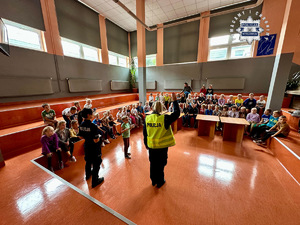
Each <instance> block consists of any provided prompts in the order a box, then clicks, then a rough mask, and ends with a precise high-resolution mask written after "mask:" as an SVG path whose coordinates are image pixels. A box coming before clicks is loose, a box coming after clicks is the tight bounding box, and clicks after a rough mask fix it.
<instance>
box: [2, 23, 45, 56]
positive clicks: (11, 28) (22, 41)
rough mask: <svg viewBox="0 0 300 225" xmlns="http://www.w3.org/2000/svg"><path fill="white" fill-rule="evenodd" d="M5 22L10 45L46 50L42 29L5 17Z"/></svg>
mask: <svg viewBox="0 0 300 225" xmlns="http://www.w3.org/2000/svg"><path fill="white" fill-rule="evenodd" d="M3 22H4V24H5V26H6V28H7V32H8V40H9V44H10V45H14V46H18V47H22V48H29V49H34V50H40V51H45V48H46V47H45V46H44V45H43V44H42V39H43V35H44V33H43V32H42V31H40V30H37V29H34V28H32V27H28V26H25V25H22V24H19V23H15V22H12V21H9V20H6V19H3Z"/></svg>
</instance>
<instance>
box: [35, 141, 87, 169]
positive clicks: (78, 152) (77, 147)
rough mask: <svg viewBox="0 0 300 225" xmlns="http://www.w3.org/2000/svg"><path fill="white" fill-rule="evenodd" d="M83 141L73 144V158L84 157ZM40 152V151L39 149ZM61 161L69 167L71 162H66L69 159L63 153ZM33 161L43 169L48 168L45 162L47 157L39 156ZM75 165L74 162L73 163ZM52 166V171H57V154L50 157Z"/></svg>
mask: <svg viewBox="0 0 300 225" xmlns="http://www.w3.org/2000/svg"><path fill="white" fill-rule="evenodd" d="M83 145H84V140H80V141H78V142H76V143H74V150H73V155H74V156H75V158H76V157H77V156H82V155H84V147H83ZM41 152H42V149H41ZM61 155H62V161H63V162H64V165H65V166H71V165H72V163H73V162H68V161H69V158H68V155H67V154H66V153H65V152H62V154H61ZM34 161H36V162H37V163H39V164H40V165H42V166H43V167H45V168H48V161H47V156H44V155H41V156H40V157H38V158H36V159H34ZM75 163H76V162H75ZM52 166H53V169H54V170H58V169H59V166H58V157H57V154H55V153H54V154H53V156H52Z"/></svg>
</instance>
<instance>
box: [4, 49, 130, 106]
mask: <svg viewBox="0 0 300 225" xmlns="http://www.w3.org/2000/svg"><path fill="white" fill-rule="evenodd" d="M10 50H11V56H10V57H6V56H4V55H2V54H0V68H1V69H0V78H11V79H14V82H16V85H18V84H22V82H24V80H23V79H20V80H19V79H18V78H21V77H22V78H28V79H31V78H44V79H48V78H52V88H53V92H54V93H53V94H50V95H37V96H26V97H19V96H15V97H5V98H4V97H1V98H0V102H1V103H3V102H16V101H29V100H37V99H50V98H62V97H71V96H86V95H95V94H103V93H112V92H113V93H116V92H117V91H111V90H110V80H128V79H129V69H128V68H123V67H119V66H113V65H105V64H102V63H98V62H93V61H88V60H82V59H76V58H72V57H67V56H56V55H51V54H48V53H45V52H40V51H33V50H29V49H24V48H18V47H13V46H11V47H10ZM66 78H79V79H99V80H102V91H101V92H84V93H70V92H69V89H68V83H67V80H66ZM11 88H12V89H13V88H14V86H12V87H11ZM122 92H124V91H122Z"/></svg>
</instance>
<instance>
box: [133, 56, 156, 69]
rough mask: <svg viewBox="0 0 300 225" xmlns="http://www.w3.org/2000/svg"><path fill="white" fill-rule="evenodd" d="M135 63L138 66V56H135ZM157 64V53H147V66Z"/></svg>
mask: <svg viewBox="0 0 300 225" xmlns="http://www.w3.org/2000/svg"><path fill="white" fill-rule="evenodd" d="M133 60H134V65H135V67H138V57H134V58H133ZM150 66H156V54H153V55H146V67H150Z"/></svg>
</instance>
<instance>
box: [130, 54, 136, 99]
mask: <svg viewBox="0 0 300 225" xmlns="http://www.w3.org/2000/svg"><path fill="white" fill-rule="evenodd" d="M135 73H136V67H135V64H134V60H133V59H132V60H131V63H130V78H129V84H130V89H131V90H132V92H133V93H137V92H138V89H137V87H136V76H135Z"/></svg>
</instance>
